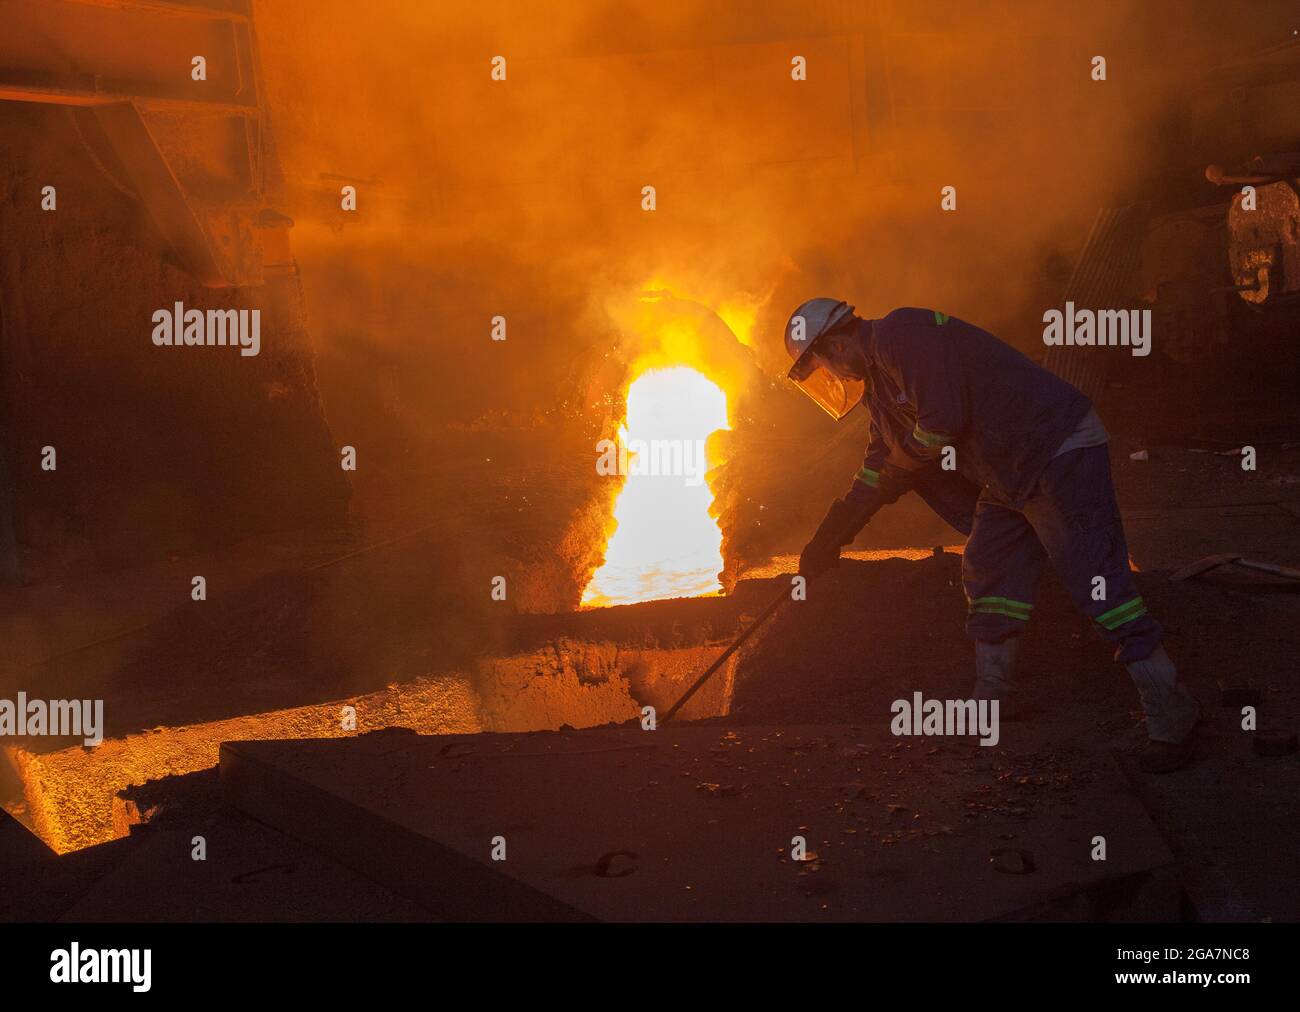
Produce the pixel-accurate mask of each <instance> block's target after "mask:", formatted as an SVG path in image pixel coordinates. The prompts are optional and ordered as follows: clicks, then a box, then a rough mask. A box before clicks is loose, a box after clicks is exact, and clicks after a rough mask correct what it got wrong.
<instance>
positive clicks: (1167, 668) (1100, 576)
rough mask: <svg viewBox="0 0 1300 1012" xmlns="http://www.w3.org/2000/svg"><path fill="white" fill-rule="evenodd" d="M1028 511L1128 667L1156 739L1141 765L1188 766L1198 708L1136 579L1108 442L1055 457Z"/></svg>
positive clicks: (1076, 594) (1075, 595)
mask: <svg viewBox="0 0 1300 1012" xmlns="http://www.w3.org/2000/svg"><path fill="white" fill-rule="evenodd" d="M1024 511H1025V515H1026V516H1027V517H1028V518H1029V521H1030V523H1032V524H1033V525H1034V530H1035V531H1036V532H1037V533H1038V538H1039V540H1040V541H1041V542H1042V543H1043V546H1044V547H1045V548H1046V549H1047V554H1048V555H1049V557H1050V558H1051V560H1052V564H1053V565H1054V566H1055V567H1056V570H1057V572H1058V573H1059V574H1060V576H1061V580H1062V582H1063V583H1064V584H1065V588H1066V590H1067V591H1068V592H1069V594H1070V598H1071V599H1072V600H1073V601H1074V603H1075V605H1076V606H1077V607H1078V608H1079V610H1080V611H1082V612H1084V614H1086V615H1087V616H1088V617H1089V618H1091V619H1092V621H1093V627H1094V628H1095V629H1096V630H1097V632H1098V633H1100V634H1101V635H1102V636H1103V637H1105V638H1106V639H1108V640H1110V641H1112V642H1113V643H1114V644H1115V659H1116V660H1117V661H1121V662H1123V663H1124V664H1126V665H1127V666H1128V671H1129V675H1130V676H1131V677H1132V679H1133V684H1134V685H1136V686H1137V690H1138V694H1139V695H1140V696H1141V697H1142V709H1143V711H1144V712H1145V713H1146V718H1147V737H1148V738H1150V739H1151V741H1152V743H1153V744H1152V746H1151V747H1150V748H1149V749H1148V750H1147V752H1145V753H1144V754H1143V759H1142V765H1143V768H1144V769H1148V770H1151V771H1160V772H1163V771H1166V770H1169V769H1176V768H1178V767H1179V766H1182V765H1185V764H1186V763H1187V761H1188V760H1189V759H1190V758H1191V742H1190V735H1191V732H1192V728H1193V726H1195V724H1196V719H1197V716H1198V714H1199V712H1200V708H1199V706H1198V705H1197V702H1196V699H1195V697H1193V696H1192V694H1191V693H1190V692H1188V691H1187V689H1186V688H1184V687H1183V686H1182V685H1180V684H1179V683H1178V675H1177V671H1176V669H1175V668H1174V665H1173V662H1172V661H1170V660H1169V655H1168V654H1166V653H1165V650H1164V647H1163V646H1162V645H1161V642H1160V640H1161V634H1162V630H1161V628H1160V623H1158V622H1157V621H1156V620H1155V619H1154V618H1153V617H1152V616H1151V615H1150V614H1149V613H1148V612H1147V606H1146V603H1145V602H1144V601H1143V600H1142V598H1141V597H1140V596H1139V595H1138V592H1137V588H1136V587H1135V586H1134V584H1133V577H1132V574H1131V573H1130V571H1129V563H1128V545H1127V543H1126V542H1125V540H1124V526H1123V523H1122V522H1121V520H1120V515H1119V506H1118V504H1117V503H1116V501H1115V489H1114V486H1113V485H1112V483H1111V475H1110V456H1109V454H1108V452H1107V448H1106V447H1105V446H1104V445H1102V446H1090V447H1085V448H1083V449H1078V450H1071V451H1069V452H1068V453H1063V454H1062V455H1061V456H1059V457H1057V458H1056V459H1055V460H1053V461H1052V462H1051V463H1050V464H1049V465H1048V466H1047V469H1046V470H1045V471H1044V472H1043V477H1042V478H1041V479H1040V480H1039V484H1038V489H1037V490H1036V492H1035V495H1034V497H1033V498H1031V499H1030V500H1029V501H1028V502H1027V503H1025V506H1024ZM1162 746H1163V747H1162Z"/></svg>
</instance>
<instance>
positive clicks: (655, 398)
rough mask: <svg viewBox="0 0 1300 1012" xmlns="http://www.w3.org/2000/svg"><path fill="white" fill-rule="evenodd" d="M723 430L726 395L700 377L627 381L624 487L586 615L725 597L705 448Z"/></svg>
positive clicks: (687, 374) (677, 374)
mask: <svg viewBox="0 0 1300 1012" xmlns="http://www.w3.org/2000/svg"><path fill="white" fill-rule="evenodd" d="M726 428H728V425H727V397H726V394H725V393H723V391H722V389H721V388H720V387H719V386H718V385H717V384H716V383H714V382H713V381H711V380H710V379H708V378H707V377H706V376H704V375H703V374H702V373H700V372H699V371H697V370H695V369H692V368H689V367H687V366H676V367H672V368H665V369H652V370H649V371H647V372H644V373H642V374H641V375H640V376H638V377H637V378H636V380H634V381H633V383H632V384H631V386H630V387H629V388H628V393H627V420H626V424H625V425H624V426H623V427H622V428H621V429H620V431H619V446H618V450H619V461H620V463H619V468H620V472H622V473H624V474H625V480H624V485H623V488H622V489H621V490H620V492H619V494H618V498H617V500H616V503H615V506H614V529H613V532H612V534H611V535H610V538H609V543H608V544H607V546H606V548H605V562H604V564H603V565H602V566H601V567H600V568H599V569H597V570H596V572H595V574H594V575H593V576H592V578H591V581H590V583H588V585H587V588H586V590H584V591H583V595H582V604H583V607H588V608H593V607H597V608H598V607H607V606H610V605H618V604H634V603H636V602H638V601H656V600H661V599H663V598H670V597H699V596H703V595H707V594H716V593H718V592H720V591H721V589H722V585H721V583H720V582H719V578H718V577H719V573H720V571H721V570H722V565H723V563H722V531H721V529H720V528H719V527H718V523H717V520H716V519H715V518H714V517H713V516H712V513H711V509H710V507H711V506H712V504H713V493H712V491H711V490H710V488H709V484H708V482H707V481H706V480H705V472H706V471H707V469H708V455H707V452H706V445H707V441H708V439H709V437H710V436H712V435H713V433H715V432H717V431H719V430H721V429H726Z"/></svg>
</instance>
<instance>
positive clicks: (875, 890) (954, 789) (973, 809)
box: [221, 721, 1180, 921]
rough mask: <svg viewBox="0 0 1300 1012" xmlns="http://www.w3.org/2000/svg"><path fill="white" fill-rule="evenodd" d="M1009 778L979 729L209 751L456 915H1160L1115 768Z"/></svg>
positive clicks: (1162, 898)
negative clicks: (795, 852)
mask: <svg viewBox="0 0 1300 1012" xmlns="http://www.w3.org/2000/svg"><path fill="white" fill-rule="evenodd" d="M1017 774H1018V770H1016V769H1015V768H1014V765H1013V764H1012V763H1011V762H1009V761H1008V760H1007V759H1006V757H1004V756H1000V755H999V749H998V748H997V747H991V748H986V747H983V746H979V745H977V744H975V743H974V740H973V739H972V740H963V741H961V742H957V741H955V740H952V739H943V740H939V739H926V738H918V739H907V738H895V737H893V736H892V735H890V734H889V733H888V732H887V731H886V732H884V733H882V732H881V731H879V730H876V729H870V730H869V729H866V728H864V727H852V726H792V727H780V728H778V727H771V726H768V727H732V726H729V725H728V724H726V723H725V722H716V721H706V722H696V723H691V724H680V725H664V726H661V727H660V728H659V729H658V730H655V731H646V730H642V729H641V727H640V726H639V725H638V724H626V725H619V726H607V727H601V728H592V729H586V730H581V731H569V730H562V731H559V732H531V733H520V734H480V735H473V736H420V735H415V734H411V733H403V732H400V731H393V732H387V733H379V734H373V735H365V736H362V737H359V738H355V739H351V740H307V741H244V742H229V743H226V744H225V745H223V746H222V750H221V780H222V787H223V789H224V792H225V796H226V800H227V802H228V803H230V804H233V805H234V806H235V807H237V808H239V809H242V810H243V811H244V812H245V813H247V814H249V815H251V816H252V817H254V818H256V819H258V820H260V821H262V822H265V823H267V824H269V825H270V826H272V827H274V828H275V829H277V830H279V831H280V832H282V833H284V834H285V835H287V836H289V837H292V838H294V839H296V840H297V841H299V842H301V843H305V844H308V845H310V846H311V847H313V848H316V849H318V850H320V851H321V852H322V853H324V854H326V855H328V856H329V857H330V858H332V859H333V860H335V861H338V862H339V863H341V864H343V865H346V866H348V867H350V868H351V869H353V870H354V871H358V872H361V873H363V874H365V875H367V876H368V877H370V878H372V879H374V880H376V881H378V882H380V883H383V884H384V885H385V886H387V887H388V888H390V889H392V890H393V891H394V892H396V893H398V894H401V895H403V896H405V897H408V898H409V899H411V900H413V901H414V902H417V903H419V904H420V905H421V906H423V907H425V908H427V909H430V910H433V911H435V912H436V913H437V914H438V915H439V916H444V917H448V918H451V919H466V920H515V919H544V920H561V919H563V920H570V919H571V920H590V919H595V920H607V921H950V920H962V921H984V920H997V919H1013V920H1017V919H1030V920H1037V919H1042V920H1142V921H1164V920H1175V919H1177V918H1178V916H1179V904H1180V890H1179V885H1178V881H1177V876H1176V873H1175V869H1174V865H1173V857H1172V855H1171V854H1170V852H1169V850H1168V849H1167V848H1166V846H1165V844H1164V843H1163V841H1162V840H1161V838H1160V836H1159V835H1158V833H1157V832H1156V830H1155V827H1154V826H1153V825H1152V823H1151V821H1150V820H1149V819H1148V818H1147V816H1146V814H1145V811H1144V810H1143V807H1142V805H1141V804H1140V803H1139V802H1138V800H1137V799H1136V798H1135V797H1134V796H1133V795H1132V794H1131V793H1130V791H1129V789H1128V787H1127V785H1126V781H1125V779H1124V778H1123V776H1122V775H1121V773H1120V771H1119V770H1118V767H1116V766H1114V765H1109V766H1107V767H1106V768H1105V771H1104V773H1103V774H1102V775H1099V776H1098V775H1085V776H1078V777H1077V776H1074V775H1072V774H1071V772H1070V770H1069V769H1068V768H1067V767H1066V766H1064V765H1058V766H1056V767H1050V766H1049V767H1043V768H1041V769H1040V771H1039V773H1038V774H1037V775H1036V777H1035V779H1036V780H1037V781H1041V783H1040V782H1035V783H1032V784H1024V783H1020V782H1019V781H1020V780H1021V778H1020V777H1019V776H1018V775H1017ZM1025 779H1028V778H1027V777H1026V778H1025ZM1044 794H1049V795H1051V799H1052V800H1051V804H1050V805H1042V804H1041V803H1040V801H1041V799H1042V797H1043V795H1044ZM796 837H802V838H803V839H804V841H806V854H805V859H804V860H802V861H797V860H793V859H792V846H793V845H794V842H795V838H796ZM1099 837H1100V838H1104V846H1105V860H1095V859H1094V855H1096V854H1097V853H1098V852H1099V851H1098V839H1097V838H1099ZM502 849H504V860H498V859H494V858H500V857H501V856H502ZM494 851H495V853H494Z"/></svg>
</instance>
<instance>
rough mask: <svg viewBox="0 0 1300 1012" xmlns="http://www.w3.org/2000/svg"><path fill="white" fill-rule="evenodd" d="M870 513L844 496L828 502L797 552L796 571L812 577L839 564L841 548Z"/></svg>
mask: <svg viewBox="0 0 1300 1012" xmlns="http://www.w3.org/2000/svg"><path fill="white" fill-rule="evenodd" d="M870 517H871V512H870V511H868V510H867V509H865V508H864V507H862V506H855V505H853V504H852V503H848V502H845V501H844V500H843V499H836V500H835V501H834V502H833V503H831V508H830V509H829V510H827V512H826V517H825V519H824V520H822V522H821V524H820V525H818V527H817V532H816V533H815V534H813V536H812V540H811V541H809V542H808V544H807V545H806V546H804V550H803V552H802V553H801V554H800V555H799V575H800V576H803V577H805V578H806V579H809V580H811V579H812V578H814V577H816V576H820V575H821V574H822V573H824V572H826V571H827V570H828V569H833V568H834V567H835V566H837V565H839V561H840V549H841V548H843V547H844V546H845V545H847V544H848V543H849V542H850V541H852V540H853V539H854V538H856V537H857V536H858V532H859V531H861V530H862V528H863V527H864V526H866V523H867V520H869V519H870Z"/></svg>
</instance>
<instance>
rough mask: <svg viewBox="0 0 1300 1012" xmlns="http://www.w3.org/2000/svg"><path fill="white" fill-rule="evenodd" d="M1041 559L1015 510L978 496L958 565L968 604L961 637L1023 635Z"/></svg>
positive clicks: (988, 638)
mask: <svg viewBox="0 0 1300 1012" xmlns="http://www.w3.org/2000/svg"><path fill="white" fill-rule="evenodd" d="M1045 558H1046V553H1045V552H1044V551H1043V546H1042V545H1040V544H1039V543H1038V538H1037V536H1036V535H1035V534H1034V530H1033V528H1032V527H1031V526H1030V525H1029V522H1028V521H1027V520H1026V519H1025V518H1024V516H1023V515H1021V513H1020V512H1019V511H1018V510H1014V509H1012V508H1011V507H1009V506H1004V505H1002V504H1001V503H998V502H995V501H993V500H991V499H989V498H986V497H985V496H981V497H980V500H979V502H977V503H976V504H975V522H974V526H973V527H972V528H971V535H970V540H968V541H967V542H966V551H965V553H964V554H963V555H962V560H961V582H962V589H963V590H965V592H966V600H967V602H968V608H967V614H966V635H967V636H969V637H970V638H971V639H973V640H982V641H984V642H986V643H999V642H1001V641H1002V640H1005V639H1006V638H1007V637H1008V636H1018V635H1019V634H1020V633H1022V632H1024V630H1025V623H1027V622H1028V621H1029V616H1030V615H1031V614H1032V612H1033V608H1034V603H1033V602H1034V587H1035V586H1036V585H1037V583H1038V575H1039V573H1040V572H1041V571H1042V566H1043V560H1044V559H1045Z"/></svg>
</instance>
